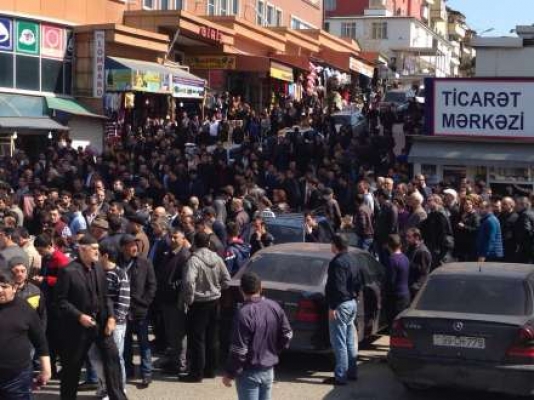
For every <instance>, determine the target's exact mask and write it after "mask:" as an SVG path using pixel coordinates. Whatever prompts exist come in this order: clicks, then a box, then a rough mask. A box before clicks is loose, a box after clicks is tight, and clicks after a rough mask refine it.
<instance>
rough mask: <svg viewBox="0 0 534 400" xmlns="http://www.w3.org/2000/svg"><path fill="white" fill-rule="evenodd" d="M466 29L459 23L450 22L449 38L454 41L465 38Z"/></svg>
mask: <svg viewBox="0 0 534 400" xmlns="http://www.w3.org/2000/svg"><path fill="white" fill-rule="evenodd" d="M465 34H466V29H465V27H464V26H463V25H461V24H459V23H457V22H449V37H450V38H451V39H454V40H461V39H463V38H465Z"/></svg>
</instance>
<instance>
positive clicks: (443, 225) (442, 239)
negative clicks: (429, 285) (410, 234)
mask: <svg viewBox="0 0 534 400" xmlns="http://www.w3.org/2000/svg"><path fill="white" fill-rule="evenodd" d="M427 203H428V209H429V210H430V212H429V213H428V217H427V219H426V220H424V221H423V222H422V223H421V227H420V229H421V233H422V235H423V239H424V241H425V243H426V245H427V247H428V250H430V253H431V254H432V270H434V269H435V268H437V267H440V266H441V265H443V264H445V263H447V262H450V261H452V259H453V258H452V250H453V249H454V236H453V232H452V227H451V223H450V221H449V219H448V218H447V216H446V215H445V212H444V210H443V201H442V199H441V197H440V196H438V195H436V194H433V195H430V196H429V197H428V200H427Z"/></svg>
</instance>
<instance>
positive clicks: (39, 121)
mask: <svg viewBox="0 0 534 400" xmlns="http://www.w3.org/2000/svg"><path fill="white" fill-rule="evenodd" d="M0 129H10V130H13V131H16V130H19V131H25V130H32V131H33V130H37V131H68V130H69V127H67V126H63V125H61V124H60V123H58V122H56V121H54V120H53V119H51V118H49V117H33V118H30V117H24V118H22V117H0Z"/></svg>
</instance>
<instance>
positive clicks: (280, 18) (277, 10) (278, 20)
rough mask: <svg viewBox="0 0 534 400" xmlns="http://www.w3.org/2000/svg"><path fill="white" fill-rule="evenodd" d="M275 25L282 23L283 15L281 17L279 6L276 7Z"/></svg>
mask: <svg viewBox="0 0 534 400" xmlns="http://www.w3.org/2000/svg"><path fill="white" fill-rule="evenodd" d="M275 22H276V24H275V25H276V26H282V25H284V17H283V14H282V10H280V9H279V8H277V9H276V21H275Z"/></svg>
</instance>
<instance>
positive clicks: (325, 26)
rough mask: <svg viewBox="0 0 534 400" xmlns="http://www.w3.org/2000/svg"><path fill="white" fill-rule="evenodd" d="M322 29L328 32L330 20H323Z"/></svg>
mask: <svg viewBox="0 0 534 400" xmlns="http://www.w3.org/2000/svg"><path fill="white" fill-rule="evenodd" d="M324 30H325V31H327V32H330V22H325V23H324Z"/></svg>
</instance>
